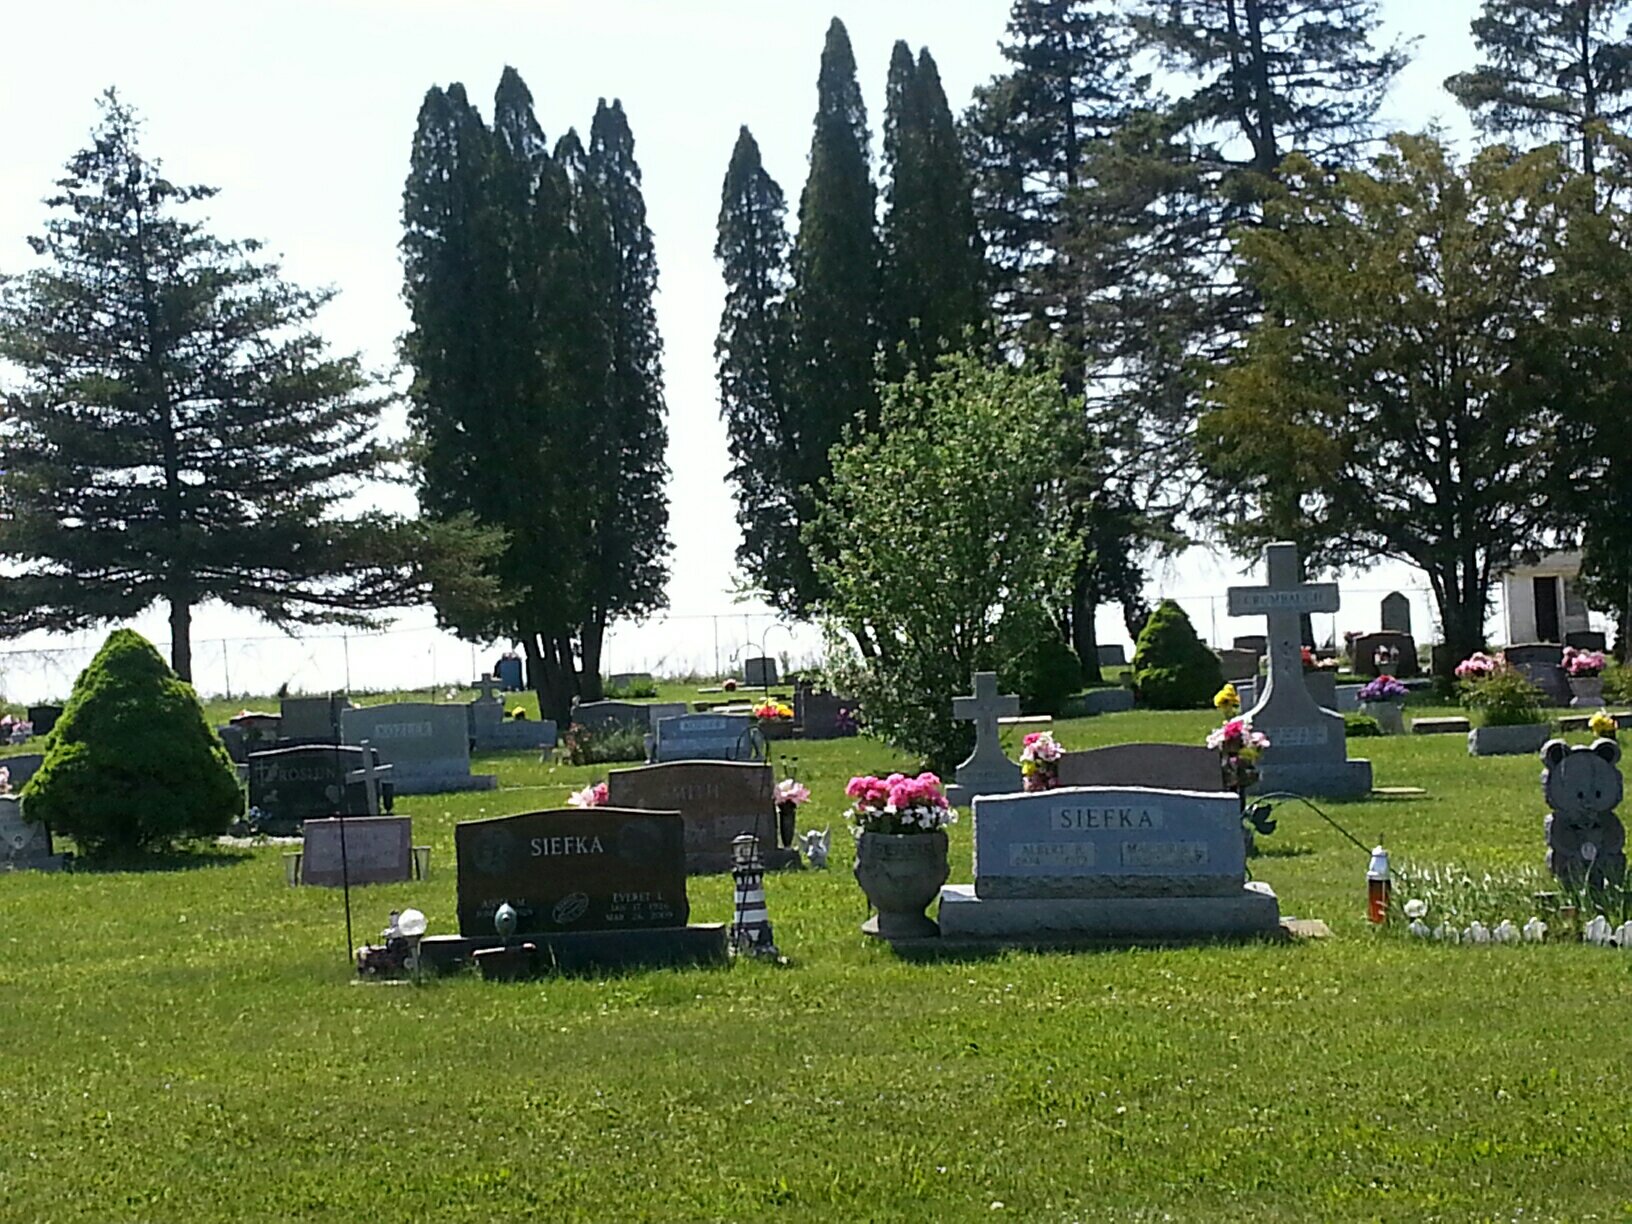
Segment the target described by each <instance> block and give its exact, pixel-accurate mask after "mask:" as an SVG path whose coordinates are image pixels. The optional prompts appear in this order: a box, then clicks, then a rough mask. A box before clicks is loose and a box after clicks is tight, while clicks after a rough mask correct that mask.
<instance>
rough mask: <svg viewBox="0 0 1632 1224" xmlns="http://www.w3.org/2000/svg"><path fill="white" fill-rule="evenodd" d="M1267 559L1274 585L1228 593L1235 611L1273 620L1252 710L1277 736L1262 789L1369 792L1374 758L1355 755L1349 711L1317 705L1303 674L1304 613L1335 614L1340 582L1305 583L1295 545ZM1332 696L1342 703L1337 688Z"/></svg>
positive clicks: (1277, 548)
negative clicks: (1264, 667) (1265, 666)
mask: <svg viewBox="0 0 1632 1224" xmlns="http://www.w3.org/2000/svg"><path fill="white" fill-rule="evenodd" d="M1264 559H1265V568H1266V569H1267V571H1268V579H1269V581H1268V583H1267V585H1265V586H1261V587H1231V588H1230V592H1229V599H1230V608H1229V611H1230V615H1231V616H1264V617H1267V618H1268V620H1269V674H1268V675H1267V676H1266V677H1265V679H1264V682H1263V685H1262V692H1261V693H1260V694H1258V695H1257V701H1256V703H1255V704H1254V705H1253V706H1252V707H1251V710H1250V711H1249V716H1250V718H1251V720H1252V726H1253V728H1254V729H1255V730H1257V731H1261V732H1263V734H1264V735H1266V736H1268V737H1269V741H1270V747H1269V748H1268V749H1266V750H1265V752H1264V755H1263V759H1262V761H1261V763H1260V766H1259V785H1258V788H1257V789H1258V790H1260V791H1262V792H1269V791H1292V792H1294V793H1297V794H1303V795H1324V796H1327V797H1329V798H1350V797H1358V796H1362V795H1367V794H1369V793H1370V792H1371V762H1370V761H1351V760H1349V759H1348V751H1347V747H1348V745H1347V736H1346V733H1345V730H1344V726H1343V716H1342V715H1341V714H1339V713H1337V711H1335V710H1330V709H1324V708H1322V707H1321V706H1320V705H1318V704H1316V702H1315V699H1314V698H1313V697H1312V696H1311V695H1310V691H1309V685H1308V683H1307V682H1306V681H1305V679H1304V675H1303V651H1302V641H1301V618H1302V617H1304V616H1306V615H1308V614H1310V613H1314V612H1336V611H1337V610H1338V604H1339V600H1338V591H1337V584H1336V583H1335V582H1320V583H1306V582H1304V581H1303V579H1302V567H1301V566H1300V565H1299V563H1298V549H1297V545H1295V544H1289V543H1277V544H1271V545H1269V547H1267V548H1266V549H1265V550H1264ZM1332 700H1333V704H1334V705H1335V704H1336V694H1335V692H1334V693H1333V696H1332Z"/></svg>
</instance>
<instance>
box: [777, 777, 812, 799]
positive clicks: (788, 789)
mask: <svg viewBox="0 0 1632 1224" xmlns="http://www.w3.org/2000/svg"><path fill="white" fill-rule="evenodd" d="M776 801H777V803H778V804H783V803H792V804H800V803H808V802H809V801H810V787H808V786H806V785H805V784H804V783H802V782H796V781H794V780H793V779H792V778H783V779H782V781H780V782H778V783H777V784H776Z"/></svg>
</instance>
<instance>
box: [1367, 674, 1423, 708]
mask: <svg viewBox="0 0 1632 1224" xmlns="http://www.w3.org/2000/svg"><path fill="white" fill-rule="evenodd" d="M1409 692H1410V690H1409V689H1407V688H1406V687H1405V685H1403V684H1401V683H1400V682H1399V681H1398V680H1396V679H1395V678H1394V677H1393V676H1390V675H1388V674H1386V673H1385V674H1383V675H1381V676H1378V677H1377V678H1376V679H1375V680H1373V681H1371V682H1370V683H1369V684H1365V685H1362V686H1361V688H1360V692H1359V694H1358V696H1359V698H1360V701H1361V703H1362V704H1366V705H1370V704H1372V703H1373V702H1376V703H1381V702H1384V701H1404V700H1405V698H1406V694H1407V693H1409Z"/></svg>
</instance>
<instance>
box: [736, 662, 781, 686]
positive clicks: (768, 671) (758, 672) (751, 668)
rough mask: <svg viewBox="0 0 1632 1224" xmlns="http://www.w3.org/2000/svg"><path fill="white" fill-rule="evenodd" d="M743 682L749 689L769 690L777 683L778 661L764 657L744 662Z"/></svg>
mask: <svg viewBox="0 0 1632 1224" xmlns="http://www.w3.org/2000/svg"><path fill="white" fill-rule="evenodd" d="M742 682H743V683H744V684H746V685H747V686H748V687H749V688H769V687H770V686H771V685H773V684H775V683H776V682H777V679H776V660H775V659H772V658H769V657H765V656H762V657H760V658H757V659H744V660H743V661H742Z"/></svg>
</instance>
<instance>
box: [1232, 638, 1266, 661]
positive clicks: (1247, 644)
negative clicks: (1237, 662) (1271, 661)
mask: <svg viewBox="0 0 1632 1224" xmlns="http://www.w3.org/2000/svg"><path fill="white" fill-rule="evenodd" d="M1230 644H1231V645H1232V646H1234V647H1235V648H1236V649H1237V650H1250V651H1252V652H1253V653H1254V654H1255V655H1257V656H1258V657H1259V658H1260V659H1261V658H1263V657H1264V656H1265V655H1266V654H1268V653H1269V639H1268V638H1267V637H1265V636H1263V635H1262V634H1258V633H1249V634H1247V635H1246V636H1245V637H1238V638H1236V639H1235V641H1233V642H1232V643H1230Z"/></svg>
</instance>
